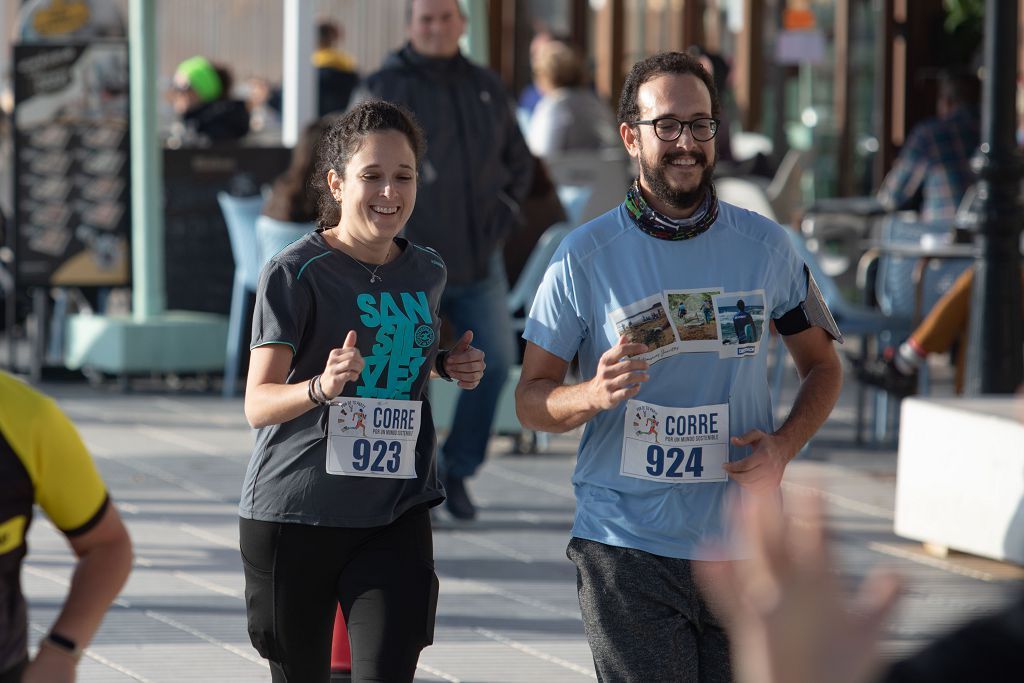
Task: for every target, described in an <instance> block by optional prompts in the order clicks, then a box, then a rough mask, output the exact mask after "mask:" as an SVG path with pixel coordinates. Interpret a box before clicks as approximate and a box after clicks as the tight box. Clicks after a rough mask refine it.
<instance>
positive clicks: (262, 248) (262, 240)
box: [256, 216, 316, 268]
mask: <svg viewBox="0 0 1024 683" xmlns="http://www.w3.org/2000/svg"><path fill="white" fill-rule="evenodd" d="M315 229H316V225H314V224H313V223H291V222H288V221H279V220H277V219H276V218H271V217H270V216H260V217H259V218H257V219H256V244H257V246H258V247H259V254H260V267H261V268H262V267H263V266H264V265H266V263H267V261H269V260H270V259H272V258H274V257H275V256H277V253H278V252H279V251H281V250H282V249H284V248H285V247H287V246H288V245H289V244H291V243H292V242H294V241H296V240H298V239H300V238H302V237H303V236H304V235H306V234H307V233H310V232H313V230H315Z"/></svg>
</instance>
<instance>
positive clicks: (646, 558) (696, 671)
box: [566, 538, 732, 683]
mask: <svg viewBox="0 0 1024 683" xmlns="http://www.w3.org/2000/svg"><path fill="white" fill-rule="evenodd" d="M566 555H567V556H568V557H569V559H570V560H572V562H573V563H574V564H575V565H576V588H577V591H578V592H579V598H580V611H581V612H582V613H583V627H584V629H585V630H586V633H587V641H588V642H589V643H590V650H591V652H592V653H593V655H594V667H595V668H596V669H597V678H598V680H599V681H605V682H606V683H620V682H622V683H634V682H635V683H662V682H663V681H665V682H667V681H681V682H682V681H685V682H686V683H691V682H692V683H728V682H729V681H732V667H731V666H730V662H729V642H728V639H727V638H726V635H725V631H723V630H722V627H721V626H720V625H719V624H718V621H717V620H716V619H715V617H714V616H713V615H712V614H711V612H710V611H709V610H708V608H707V606H706V605H705V604H704V600H703V599H702V598H701V596H700V592H699V590H698V588H697V586H696V584H695V583H694V581H693V574H692V571H691V567H690V561H689V560H679V559H675V558H671V557H661V556H658V555H652V554H651V553H646V552H643V551H642V550H634V549H632V548H619V547H616V546H610V545H605V544H603V543H597V542H595V541H588V540H584V539H582V538H573V539H572V540H571V541H569V547H568V548H567V549H566Z"/></svg>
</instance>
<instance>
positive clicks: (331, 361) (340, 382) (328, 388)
mask: <svg viewBox="0 0 1024 683" xmlns="http://www.w3.org/2000/svg"><path fill="white" fill-rule="evenodd" d="M365 365H366V362H365V361H364V360H363V354H361V353H359V349H358V348H357V347H356V332H355V330H349V331H348V335H346V336H345V343H344V344H342V346H341V348H340V349H331V354H330V355H329V356H328V357H327V365H325V366H324V371H323V372H322V373H321V374H320V388H321V389H323V392H324V395H325V396H326V397H327V398H329V399H332V398H334V397H335V396H337V395H339V394H340V393H341V391H342V389H344V388H345V384H346V383H347V382H355V381H356V380H357V379H359V374H360V373H361V372H362V371H363V366H365Z"/></svg>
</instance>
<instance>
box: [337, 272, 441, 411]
mask: <svg viewBox="0 0 1024 683" xmlns="http://www.w3.org/2000/svg"><path fill="white" fill-rule="evenodd" d="M379 297H380V298H379V299H378V298H377V296H374V295H373V294H369V293H364V294H360V295H359V296H357V297H356V306H358V307H359V310H360V311H362V312H363V314H362V315H361V316H359V320H360V322H362V323H363V325H365V326H366V327H368V328H370V329H374V328H376V330H377V331H376V334H375V336H374V344H373V348H372V349H370V355H368V356H364V358H363V360H365V361H366V366H365V367H364V368H363V373H362V375H361V377H360V380H361V381H360V384H359V386H358V387H356V395H357V396H362V397H365V398H391V399H401V400H409V398H410V397H411V394H412V385H413V383H414V382H415V381H416V378H417V377H419V373H420V369H421V368H422V366H423V362H424V361H425V360H426V356H425V355H424V354H425V353H426V352H428V351H429V350H430V344H432V343H433V341H434V329H433V322H434V320H433V317H432V316H431V315H430V304H429V302H428V301H427V295H426V293H425V292H416V293H415V294H413V293H411V292H401V293H399V294H398V299H397V300H396V299H395V297H394V295H392V294H391V292H381V293H380V295H379ZM424 328H426V329H424ZM428 332H429V334H428ZM428 338H429V342H427V340H428ZM424 342H427V343H424Z"/></svg>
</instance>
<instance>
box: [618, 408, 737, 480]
mask: <svg viewBox="0 0 1024 683" xmlns="http://www.w3.org/2000/svg"><path fill="white" fill-rule="evenodd" d="M728 461H729V404H728V403H719V404H715V405H706V406H698V407H696V408H671V407H667V406H659V405H655V404H653V403H644V402H643V401H636V400H630V401H627V403H626V423H625V429H624V434H623V439H622V460H621V465H620V466H619V474H621V475H623V476H626V477H635V478H637V479H647V480H650V481H660V482H663V483H666V484H700V483H706V482H721V481H725V480H726V479H727V478H728V475H727V474H726V472H725V470H723V469H722V465H724V464H725V463H726V462H728Z"/></svg>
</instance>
